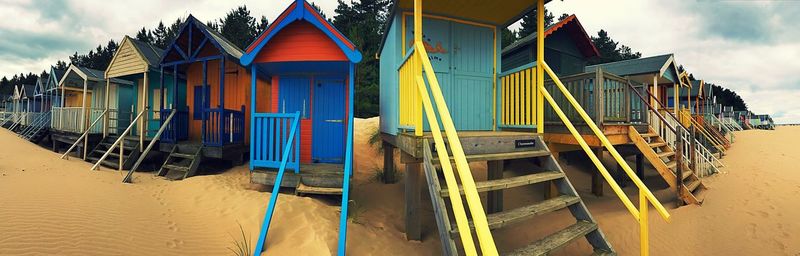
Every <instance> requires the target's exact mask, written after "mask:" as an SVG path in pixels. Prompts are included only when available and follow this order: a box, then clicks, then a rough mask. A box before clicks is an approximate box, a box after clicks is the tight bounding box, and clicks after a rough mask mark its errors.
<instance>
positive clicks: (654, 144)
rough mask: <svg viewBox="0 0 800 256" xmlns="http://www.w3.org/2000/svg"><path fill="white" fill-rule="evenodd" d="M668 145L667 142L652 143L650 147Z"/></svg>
mask: <svg viewBox="0 0 800 256" xmlns="http://www.w3.org/2000/svg"><path fill="white" fill-rule="evenodd" d="M666 145H667V143H666V142H656V143H650V147H651V148H659V147H663V146H666Z"/></svg>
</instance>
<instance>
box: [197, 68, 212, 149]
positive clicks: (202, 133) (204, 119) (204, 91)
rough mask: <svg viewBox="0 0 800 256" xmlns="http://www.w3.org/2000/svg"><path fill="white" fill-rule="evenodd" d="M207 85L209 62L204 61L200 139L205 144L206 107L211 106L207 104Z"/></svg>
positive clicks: (201, 88)
mask: <svg viewBox="0 0 800 256" xmlns="http://www.w3.org/2000/svg"><path fill="white" fill-rule="evenodd" d="M207 84H208V61H206V60H204V61H203V86H201V87H200V91H201V92H200V96H202V98H201V100H200V102H201V103H202V104H201V105H200V108H199V109H200V116H201V117H202V118H201V123H200V130H201V132H200V138H201V141H202V142H203V143H205V141H206V110H207V109H206V105H207V104H209V103H208V102H206V97H207V96H208V95H206V86H208V85H207ZM197 109H198V108H197V106H195V110H197Z"/></svg>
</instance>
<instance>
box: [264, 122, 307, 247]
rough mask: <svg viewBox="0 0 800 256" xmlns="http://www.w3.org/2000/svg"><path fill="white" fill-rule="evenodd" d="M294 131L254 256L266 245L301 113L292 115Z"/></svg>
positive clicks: (265, 215)
mask: <svg viewBox="0 0 800 256" xmlns="http://www.w3.org/2000/svg"><path fill="white" fill-rule="evenodd" d="M292 118H293V120H292V129H291V130H290V131H289V137H288V138H287V142H286V147H285V148H284V150H283V157H282V159H281V166H280V168H278V175H277V176H276V177H275V184H274V185H273V186H272V194H271V195H270V197H269V204H268V205H267V212H266V213H265V214H264V221H263V223H262V224H261V232H260V233H259V234H258V243H256V249H255V252H254V253H253V255H261V252H263V251H264V243H265V242H266V240H267V232H268V231H269V223H270V221H272V213H273V212H274V211H275V203H277V201H278V192H279V191H280V188H281V182H283V173H284V171H285V170H286V162H287V161H289V155H290V152H291V150H292V145H293V144H294V143H291V142H292V141H293V140H294V136H295V133H297V125H298V124H299V123H300V112H299V111H298V112H295V114H294V115H292Z"/></svg>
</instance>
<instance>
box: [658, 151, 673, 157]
mask: <svg viewBox="0 0 800 256" xmlns="http://www.w3.org/2000/svg"><path fill="white" fill-rule="evenodd" d="M674 155H675V152H674V151H672V152H661V153H658V158H665V157H671V156H674Z"/></svg>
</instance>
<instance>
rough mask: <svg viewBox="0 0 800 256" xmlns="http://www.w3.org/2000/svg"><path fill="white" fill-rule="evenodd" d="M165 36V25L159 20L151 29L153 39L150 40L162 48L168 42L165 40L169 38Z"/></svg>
mask: <svg viewBox="0 0 800 256" xmlns="http://www.w3.org/2000/svg"><path fill="white" fill-rule="evenodd" d="M167 36H168V35H167V27H166V26H164V22H162V21H159V22H158V26H156V29H154V30H153V38H154V39H155V40H154V41H153V42H152V44H153V45H154V46H156V47H158V48H162V49H163V48H165V47H167V44H168V43H169V42H168V41H167V40H168V39H170V38H167Z"/></svg>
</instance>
